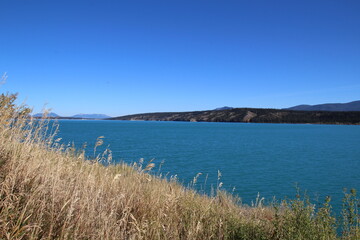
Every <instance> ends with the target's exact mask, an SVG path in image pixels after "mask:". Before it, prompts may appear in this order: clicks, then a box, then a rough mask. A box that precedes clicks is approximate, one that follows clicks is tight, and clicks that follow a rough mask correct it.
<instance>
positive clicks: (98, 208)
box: [0, 94, 360, 240]
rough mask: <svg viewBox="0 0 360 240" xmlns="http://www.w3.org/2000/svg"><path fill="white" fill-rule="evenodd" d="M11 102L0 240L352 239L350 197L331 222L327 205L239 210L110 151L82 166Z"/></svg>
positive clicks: (2, 156)
mask: <svg viewBox="0 0 360 240" xmlns="http://www.w3.org/2000/svg"><path fill="white" fill-rule="evenodd" d="M15 98H16V95H4V94H3V95H1V97H0V239H289V240H290V239H359V238H360V230H359V229H360V228H359V224H360V221H359V212H358V207H359V201H358V199H357V197H356V191H355V190H351V191H350V193H346V194H345V198H344V208H343V213H342V217H339V218H337V219H336V218H335V217H334V215H333V214H332V211H331V205H330V199H329V198H327V199H326V200H325V202H324V204H323V206H320V207H318V208H315V206H314V205H313V204H311V203H310V202H309V200H308V199H307V198H306V197H301V196H300V195H298V196H297V197H296V198H295V199H294V200H284V201H282V202H281V203H278V204H274V205H273V206H263V205H262V203H261V201H259V202H257V204H255V206H253V207H247V206H243V205H240V204H239V203H238V202H237V200H236V198H234V197H232V196H231V195H229V194H227V193H226V192H223V191H221V188H220V186H219V187H218V188H217V189H216V195H215V196H211V197H209V196H204V195H200V194H198V193H196V192H195V191H194V190H192V189H189V188H185V187H183V186H181V185H180V184H178V183H177V182H176V178H172V179H170V180H165V179H161V178H160V177H158V176H155V175H153V174H150V171H151V169H152V168H153V167H154V165H153V164H152V163H150V164H148V165H146V166H143V165H142V164H141V163H140V164H134V165H131V166H129V165H126V164H116V165H115V164H111V163H112V157H111V151H109V150H106V151H105V152H104V153H101V154H98V155H97V157H96V158H95V159H86V157H85V155H84V151H81V150H76V149H74V148H73V147H72V146H64V145H61V144H60V143H59V141H60V140H59V139H57V138H56V126H53V125H51V124H49V122H47V121H46V120H44V121H42V120H41V121H40V120H33V119H29V118H28V113H29V111H28V109H27V108H24V107H17V106H15V105H14V100H15ZM101 144H102V140H101V138H99V139H98V141H97V144H96V146H99V145H101ZM95 151H96V149H95ZM104 161H105V162H107V163H108V164H106V166H105V165H104V164H102V163H103V162H104ZM109 163H110V164H109ZM337 229H340V231H339V232H340V235H341V236H338V235H337Z"/></svg>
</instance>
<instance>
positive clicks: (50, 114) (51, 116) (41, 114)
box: [33, 112, 60, 118]
mask: <svg viewBox="0 0 360 240" xmlns="http://www.w3.org/2000/svg"><path fill="white" fill-rule="evenodd" d="M43 115H44V113H36V114H34V115H33V117H36V118H41V117H43ZM46 116H47V117H50V118H57V117H60V116H59V115H57V114H56V113H54V112H50V113H48V114H47V115H46Z"/></svg>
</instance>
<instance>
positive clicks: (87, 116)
mask: <svg viewBox="0 0 360 240" xmlns="http://www.w3.org/2000/svg"><path fill="white" fill-rule="evenodd" d="M43 116H44V113H36V114H34V115H33V117H35V118H42V117H43ZM47 117H49V118H59V119H106V118H111V117H110V116H108V115H105V114H98V113H94V114H83V113H80V114H76V115H74V116H70V117H63V116H60V115H58V114H56V113H54V112H50V113H49V114H47Z"/></svg>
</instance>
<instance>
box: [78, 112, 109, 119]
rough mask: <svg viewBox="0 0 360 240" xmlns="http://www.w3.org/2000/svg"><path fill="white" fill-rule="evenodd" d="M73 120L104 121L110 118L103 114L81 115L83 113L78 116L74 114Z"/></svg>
mask: <svg viewBox="0 0 360 240" xmlns="http://www.w3.org/2000/svg"><path fill="white" fill-rule="evenodd" d="M72 117H73V118H86V119H87V118H92V119H105V118H110V116H108V115H105V114H97V113H94V114H83V113H80V114H76V115H74V116H72Z"/></svg>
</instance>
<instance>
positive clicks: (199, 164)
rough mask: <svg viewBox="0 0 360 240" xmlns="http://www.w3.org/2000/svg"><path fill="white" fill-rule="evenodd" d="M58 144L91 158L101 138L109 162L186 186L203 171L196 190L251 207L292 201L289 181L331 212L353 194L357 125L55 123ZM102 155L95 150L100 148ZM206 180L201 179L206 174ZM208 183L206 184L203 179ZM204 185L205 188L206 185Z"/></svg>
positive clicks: (358, 154)
mask: <svg viewBox="0 0 360 240" xmlns="http://www.w3.org/2000/svg"><path fill="white" fill-rule="evenodd" d="M59 123H60V133H59V135H60V137H61V138H63V142H74V143H75V145H76V146H77V147H81V146H82V144H83V143H84V142H87V145H88V147H87V150H88V154H89V155H92V154H93V146H94V143H95V141H96V138H97V137H99V136H105V139H104V146H108V145H109V146H110V149H111V150H112V151H113V156H114V160H115V161H125V162H136V161H139V159H140V158H144V160H145V162H146V161H150V160H152V159H154V162H155V163H156V164H157V165H158V166H159V165H160V163H161V162H164V164H163V165H162V167H161V172H162V173H164V174H166V173H168V174H169V175H175V174H176V175H177V176H178V178H179V180H180V181H181V182H182V183H184V184H185V185H186V184H188V183H189V182H190V181H191V180H192V179H193V178H194V177H195V176H196V174H197V173H202V175H201V177H200V178H199V181H198V185H197V187H198V188H199V189H204V190H205V191H207V192H209V189H210V188H211V186H214V187H216V185H217V184H218V170H219V171H220V172H221V175H222V176H221V179H220V181H221V182H222V183H223V188H224V189H227V190H228V191H233V189H234V188H235V190H234V193H235V194H237V195H239V196H240V197H241V198H242V200H243V202H244V203H247V204H250V203H251V201H252V200H254V199H255V198H256V195H257V194H258V193H260V195H261V196H263V197H264V198H265V199H266V200H268V201H270V200H272V197H273V196H276V197H277V198H278V199H282V198H284V197H285V196H288V197H290V198H293V197H294V195H295V194H296V191H295V184H298V186H299V187H300V188H301V189H303V190H307V192H308V194H309V195H310V197H311V198H312V199H313V200H314V199H315V200H316V199H317V198H319V199H320V200H323V199H324V197H325V196H326V195H330V196H331V197H332V198H333V199H334V203H335V205H336V207H337V208H338V207H339V205H340V204H341V198H342V196H343V194H342V191H343V188H348V189H350V188H357V189H360V174H359V172H360V146H359V143H360V126H348V125H307V124H246V123H189V122H140V121H136V122H135V121H106V120H103V121H91V120H60V121H59ZM100 150H101V149H100ZM206 176H207V177H206ZM206 178H207V179H206ZM205 182H206V184H205Z"/></svg>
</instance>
